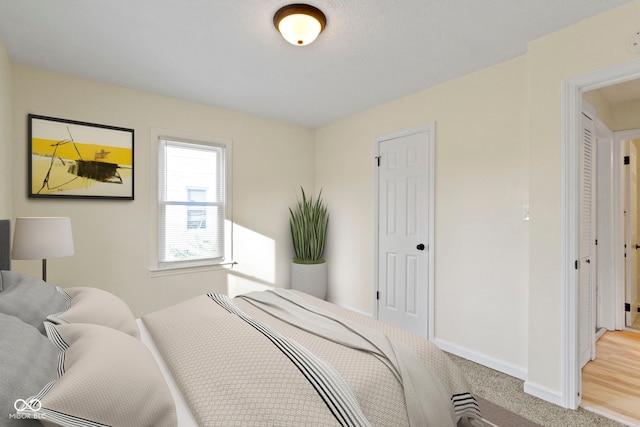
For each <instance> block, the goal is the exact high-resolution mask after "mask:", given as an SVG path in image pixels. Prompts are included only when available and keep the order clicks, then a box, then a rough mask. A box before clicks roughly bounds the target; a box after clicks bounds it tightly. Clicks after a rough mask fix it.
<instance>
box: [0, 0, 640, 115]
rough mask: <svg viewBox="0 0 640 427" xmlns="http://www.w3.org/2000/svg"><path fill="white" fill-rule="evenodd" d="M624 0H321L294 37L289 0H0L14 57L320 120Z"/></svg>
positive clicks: (489, 60)
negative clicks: (283, 25)
mask: <svg viewBox="0 0 640 427" xmlns="http://www.w3.org/2000/svg"><path fill="white" fill-rule="evenodd" d="M628 1H629V0H561V1H558V0H311V1H309V3H310V4H313V5H314V6H317V7H319V8H320V9H322V10H323V12H324V13H325V14H326V16H327V26H326V29H325V31H324V32H323V33H322V34H321V35H320V36H319V37H318V39H317V40H316V41H315V42H314V43H313V44H311V45H309V46H304V47H298V46H293V45H290V44H288V43H287V42H285V41H284V39H282V37H281V36H280V35H279V34H278V33H277V31H276V29H275V28H274V26H273V21H272V19H273V14H274V13H275V12H276V10H278V9H279V8H280V7H281V6H283V5H285V4H288V2H287V1H285V0H235V1H232V0H180V1H177V0H135V1H131V0H91V1H88V0H55V1H52V0H0V39H1V40H2V42H3V44H4V45H5V47H6V49H7V51H8V53H9V56H10V58H11V60H12V61H13V62H15V63H18V64H24V65H29V66H34V67H39V68H44V69H47V70H52V71H57V72H61V73H67V74H71V75H74V76H78V77H83V78H88V79H93V80H98V81H102V82H107V83H112V84H116V85H120V86H125V87H129V88H134V89H139V90H143V91H148V92H152V93H156V94H161V95H166V96H170V97H175V98H180V99H185V100H188V101H193V102H198V103H202V104H207V105H212V106H217V107H221V108H225V109H229V110H234V111H240V112H244V113H248V114H252V115H256V116H260V117H265V118H269V119H275V120H279V121H283V122H287V123H293V124H299V125H303V126H310V127H318V126H321V125H323V124H326V123H329V122H331V121H334V120H336V119H339V118H342V117H345V116H348V115H351V114H354V113H357V112H359V111H362V110H365V109H368V108H371V107H374V106H377V105H380V104H383V103H385V102H388V101H391V100H393V99H397V98H400V97H402V96H405V95H408V94H411V93H415V92H417V91H419V90H422V89H425V88H427V87H430V86H434V85H437V84H440V83H442V82H445V81H447V80H450V79H452V78H455V77H458V76H461V75H464V74H468V73H470V72H473V71H477V70H480V69H483V68H486V67H488V66H491V65H494V64H497V63H500V62H503V61H505V60H508V59H510V58H514V57H516V56H519V55H522V54H524V53H525V52H526V49H527V42H528V41H530V40H534V39H536V38H539V37H540V36H543V35H545V34H547V33H550V32H553V31H555V30H558V29H560V28H563V27H566V26H568V25H570V24H573V23H575V22H578V21H581V20H583V19H586V18H588V17H590V16H593V15H596V14H598V13H600V12H602V11H604V10H607V9H611V8H613V7H616V6H618V5H621V4H623V3H627V2H628ZM639 26H640V24H639ZM630 37H631V34H630Z"/></svg>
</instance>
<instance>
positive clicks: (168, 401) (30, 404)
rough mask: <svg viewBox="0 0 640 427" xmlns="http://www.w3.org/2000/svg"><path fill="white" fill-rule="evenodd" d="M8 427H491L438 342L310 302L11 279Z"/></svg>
mask: <svg viewBox="0 0 640 427" xmlns="http://www.w3.org/2000/svg"><path fill="white" fill-rule="evenodd" d="M0 322H2V323H1V324H2V325H3V326H2V334H1V335H0V340H2V341H3V342H2V344H1V346H0V378H2V379H3V382H2V389H1V390H0V425H7V426H28V425H41V424H43V425H69V426H103V425H113V426H167V427H169V426H176V425H179V426H181V427H182V426H198V425H199V426H305V425H314V426H324V425H326V426H341V425H342V426H394V427H395V426H403V425H407V426H429V425H431V426H437V427H440V426H447V425H451V426H453V425H456V424H457V425H475V426H482V425H483V423H482V421H481V416H480V413H479V411H478V406H477V403H476V401H475V399H474V397H473V396H472V395H471V393H470V392H469V387H468V384H467V383H466V381H465V379H464V378H463V376H462V374H461V372H460V371H459V370H458V368H457V367H456V366H455V365H454V364H453V362H451V360H450V359H449V358H448V356H447V355H446V354H445V353H443V352H442V351H440V350H439V349H438V348H437V347H435V346H434V345H432V344H431V343H429V342H428V341H426V340H424V339H422V338H419V337H417V336H415V335H412V334H410V333H408V332H405V331H401V330H399V329H396V328H393V327H391V326H389V325H386V324H383V323H380V322H378V321H376V320H374V319H372V318H369V317H367V316H363V315H360V314H357V313H354V312H351V311H349V310H346V309H344V308H342V307H339V306H336V305H334V304H331V303H328V302H326V301H323V300H320V299H317V298H315V297H312V296H310V295H306V294H304V293H300V292H295V291H291V290H282V289H276V290H273V291H265V292H255V293H250V294H246V295H242V296H239V297H236V298H233V299H231V298H229V297H227V296H225V295H218V294H208V295H201V296H198V297H195V298H192V299H189V300H187V301H184V302H181V303H178V304H175V305H173V306H170V307H167V308H165V309H162V310H159V311H156V312H153V313H149V314H147V315H144V316H142V318H141V319H135V318H134V317H133V315H132V314H131V310H130V309H129V307H128V306H127V305H126V304H125V303H124V302H123V301H122V300H120V299H119V298H118V297H117V296H115V295H113V294H111V293H109V292H106V291H104V290H101V289H97V288H91V287H74V288H65V289H62V288H56V287H54V286H51V285H49V284H47V283H45V282H43V281H42V280H40V279H37V278H33V277H29V276H26V275H23V274H20V273H16V272H11V271H8V270H4V271H0Z"/></svg>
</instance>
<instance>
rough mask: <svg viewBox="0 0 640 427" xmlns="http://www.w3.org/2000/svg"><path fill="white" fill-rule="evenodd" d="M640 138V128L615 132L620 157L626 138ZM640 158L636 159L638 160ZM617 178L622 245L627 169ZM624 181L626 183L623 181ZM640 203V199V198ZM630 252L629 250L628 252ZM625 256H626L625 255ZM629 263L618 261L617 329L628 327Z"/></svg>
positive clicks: (615, 141)
mask: <svg viewBox="0 0 640 427" xmlns="http://www.w3.org/2000/svg"><path fill="white" fill-rule="evenodd" d="M638 138H640V129H630V130H625V131H620V132H614V133H613V140H614V144H615V146H616V147H617V150H618V152H619V158H622V156H626V155H628V154H629V153H628V150H629V148H630V147H628V146H626V145H623V144H622V141H625V140H629V144H631V141H630V140H632V139H638ZM639 154H640V153H639ZM638 160H640V159H636V161H638ZM617 178H618V180H619V182H618V185H617V186H616V187H617V190H616V191H617V192H618V193H619V196H618V206H619V209H620V214H619V215H618V216H616V217H615V219H614V220H615V221H616V222H617V223H618V229H620V230H621V232H620V236H622V241H621V242H620V244H619V245H618V246H620V247H622V246H623V245H624V242H625V241H626V240H627V227H628V224H627V221H626V219H625V218H624V212H623V211H624V203H625V200H626V197H627V196H626V192H627V191H628V190H627V185H628V184H629V183H628V177H627V174H626V171H621V173H619V174H618V175H617ZM623 181H624V183H623ZM623 184H624V188H625V193H624V194H623V193H622V192H621V191H620V190H621V188H622V186H623ZM639 203H640V200H639ZM627 254H628V252H627ZM623 258H624V257H623ZM627 264H628V261H627V260H626V259H624V262H622V263H618V265H617V268H618V269H620V272H619V273H618V277H620V281H619V282H617V283H616V293H615V304H616V307H617V309H616V311H615V320H616V330H624V329H626V328H627V321H626V318H625V317H626V313H625V311H624V310H623V308H622V307H624V305H625V303H626V301H625V300H626V295H627V291H628V284H627V277H628V274H627V273H628V270H627ZM637 268H640V265H637Z"/></svg>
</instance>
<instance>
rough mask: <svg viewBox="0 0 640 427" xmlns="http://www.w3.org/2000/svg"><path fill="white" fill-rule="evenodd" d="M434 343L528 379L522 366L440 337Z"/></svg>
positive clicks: (513, 375) (484, 364) (497, 369)
mask: <svg viewBox="0 0 640 427" xmlns="http://www.w3.org/2000/svg"><path fill="white" fill-rule="evenodd" d="M433 343H434V344H435V345H437V346H438V347H440V349H441V350H444V351H446V352H448V353H452V354H455V355H456V356H460V357H464V358H465V359H467V360H471V361H472V362H475V363H479V364H480V365H483V366H486V367H487V368H491V369H494V370H496V371H499V372H502V373H504V374H507V375H510V376H512V377H516V378H518V379H521V380H523V381H524V380H526V379H527V370H526V369H524V368H522V367H519V366H516V365H512V364H510V363H506V362H503V361H501V360H498V359H494V358H493V357H490V356H486V355H484V354H480V353H477V352H475V351H472V350H469V349H466V348H463V347H460V346H458V345H455V344H451V343H449V342H446V341H443V340H441V339H438V338H436V339H434V340H433Z"/></svg>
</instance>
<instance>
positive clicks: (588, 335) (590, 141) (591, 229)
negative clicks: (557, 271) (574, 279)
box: [576, 112, 596, 367]
mask: <svg viewBox="0 0 640 427" xmlns="http://www.w3.org/2000/svg"><path fill="white" fill-rule="evenodd" d="M580 157H581V159H580V160H581V161H580V253H579V260H578V264H577V265H576V267H577V268H579V275H580V285H579V286H580V289H579V298H580V308H579V312H580V314H579V333H578V342H579V352H580V367H583V366H584V365H585V364H586V363H587V362H588V361H589V360H592V359H593V358H595V330H596V325H595V309H596V307H595V295H594V293H595V292H594V290H595V283H594V280H595V274H594V273H595V271H594V270H595V265H596V263H595V215H594V212H595V194H594V193H595V123H594V120H593V117H592V116H591V115H589V114H586V113H584V112H583V113H582V147H581V156H580Z"/></svg>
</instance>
